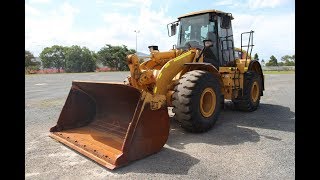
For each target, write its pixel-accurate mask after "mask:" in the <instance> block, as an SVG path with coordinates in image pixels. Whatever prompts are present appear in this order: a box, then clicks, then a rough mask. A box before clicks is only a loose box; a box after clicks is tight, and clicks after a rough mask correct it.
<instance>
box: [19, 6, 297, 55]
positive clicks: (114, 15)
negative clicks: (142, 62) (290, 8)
mask: <svg viewBox="0 0 320 180" xmlns="http://www.w3.org/2000/svg"><path fill="white" fill-rule="evenodd" d="M128 2H134V3H135V4H139V3H140V4H139V6H137V8H136V9H133V10H127V11H126V13H123V11H122V12H107V13H104V14H103V15H102V17H103V21H101V22H100V23H101V25H100V26H99V27H98V28H95V29H92V30H90V31H89V30H81V29H76V28H75V27H74V22H75V18H76V16H77V15H78V14H79V13H81V12H80V10H79V9H76V8H74V7H73V6H71V5H70V4H69V3H64V4H62V5H61V6H59V7H58V8H57V9H54V10H51V11H49V12H45V11H41V9H37V8H34V6H31V5H30V4H26V25H25V26H26V32H25V35H26V49H27V50H31V52H33V53H34V54H35V55H36V56H37V55H38V54H39V53H40V52H41V51H42V49H43V48H44V47H47V46H52V45H54V44H58V45H64V46H70V45H80V46H86V47H88V48H89V49H91V50H94V51H98V50H99V49H100V48H101V47H103V46H104V45H105V44H107V43H108V44H111V45H122V44H124V45H127V46H128V47H129V48H132V49H135V47H136V33H135V32H134V30H140V33H138V34H137V37H138V38H137V39H138V51H140V52H144V53H148V48H147V46H149V45H158V46H159V50H160V51H166V50H169V49H170V48H172V45H173V44H176V38H177V36H173V37H170V38H169V37H168V35H167V24H168V23H170V22H172V21H174V20H176V17H170V16H168V15H167V13H166V11H167V7H168V6H167V5H166V4H164V6H163V7H162V8H161V7H159V10H155V9H151V1H150V0H149V1H142V0H130V1H128ZM133 11H134V12H133ZM137 12H138V15H136V14H135V13H137ZM233 16H234V17H235V19H234V20H233V30H234V39H235V46H236V47H239V46H240V33H241V32H245V31H250V30H251V29H252V30H254V31H255V33H254V44H255V46H254V48H253V53H256V52H257V53H258V54H259V57H260V59H261V58H263V59H265V60H268V58H269V57H270V56H271V55H275V56H276V57H277V58H278V59H280V58H281V56H283V55H286V54H294V48H295V21H294V18H295V15H294V13H291V14H282V15H250V14H237V13H233ZM244 42H245V41H244Z"/></svg>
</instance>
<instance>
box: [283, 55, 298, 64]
mask: <svg viewBox="0 0 320 180" xmlns="http://www.w3.org/2000/svg"><path fill="white" fill-rule="evenodd" d="M281 61H283V64H284V65H285V66H294V65H295V55H292V56H290V55H285V56H282V57H281Z"/></svg>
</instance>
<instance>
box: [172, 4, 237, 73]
mask: <svg viewBox="0 0 320 180" xmlns="http://www.w3.org/2000/svg"><path fill="white" fill-rule="evenodd" d="M232 19H233V17H232V15H231V14H230V13H224V12H222V11H217V10H205V11H198V12H193V13H189V14H186V15H183V16H180V17H178V21H175V22H173V23H170V24H168V35H169V36H173V35H175V34H176V33H177V31H176V30H177V26H179V30H178V41H177V46H176V47H177V49H183V50H187V49H189V48H197V49H201V50H202V49H203V48H204V41H208V40H209V41H211V42H212V45H211V43H210V47H209V48H206V49H205V50H204V51H203V56H204V62H207V63H211V64H213V65H214V66H215V67H217V68H218V67H221V66H227V64H229V62H233V61H234V60H235V54H234V43H233V34H232V26H231V20H232ZM169 27H170V31H169Z"/></svg>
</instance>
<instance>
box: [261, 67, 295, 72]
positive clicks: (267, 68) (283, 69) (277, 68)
mask: <svg viewBox="0 0 320 180" xmlns="http://www.w3.org/2000/svg"><path fill="white" fill-rule="evenodd" d="M262 70H264V71H294V70H295V66H262Z"/></svg>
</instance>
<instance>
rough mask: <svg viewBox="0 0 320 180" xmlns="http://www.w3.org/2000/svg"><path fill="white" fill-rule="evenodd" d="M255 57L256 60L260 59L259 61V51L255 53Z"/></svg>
mask: <svg viewBox="0 0 320 180" xmlns="http://www.w3.org/2000/svg"><path fill="white" fill-rule="evenodd" d="M253 59H254V60H258V61H259V56H258V54H257V53H255V54H254V57H253Z"/></svg>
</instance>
